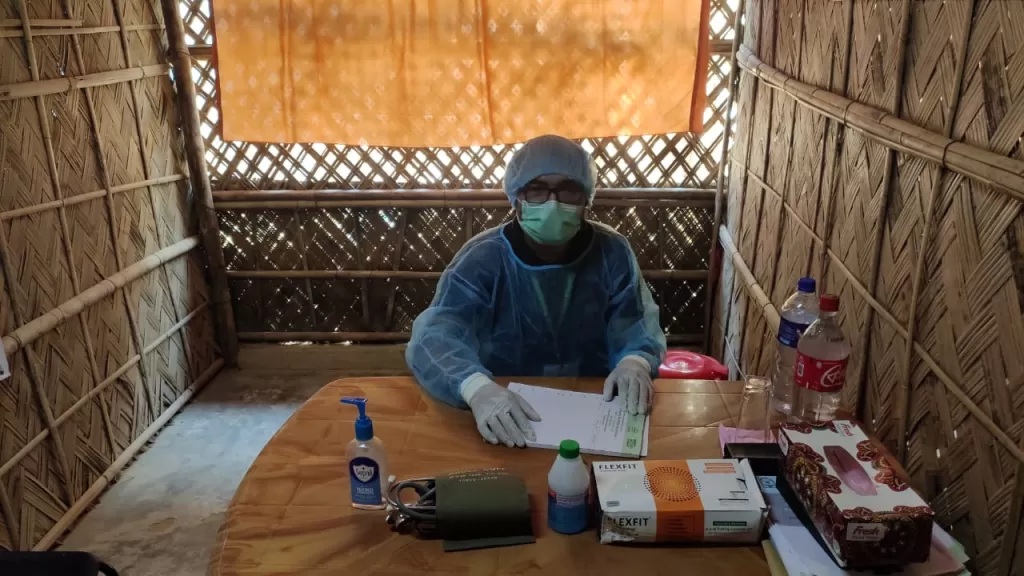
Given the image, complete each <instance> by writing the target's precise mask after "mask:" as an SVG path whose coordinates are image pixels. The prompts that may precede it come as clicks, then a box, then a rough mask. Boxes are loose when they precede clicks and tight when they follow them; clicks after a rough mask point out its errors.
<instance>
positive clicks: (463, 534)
mask: <svg viewBox="0 0 1024 576" xmlns="http://www.w3.org/2000/svg"><path fill="white" fill-rule="evenodd" d="M436 488H437V492H436V499H437V511H436V519H437V529H438V533H439V535H440V536H441V538H443V539H444V551H445V552H455V551H458V550H474V549H477V548H494V547H498V546H515V545H518V544H532V543H533V542H535V541H536V539H535V538H534V536H533V522H532V520H531V517H530V497H529V495H528V493H527V491H526V484H525V483H524V482H523V480H522V478H519V477H517V476H513V475H511V474H509V473H508V472H507V471H506V470H505V469H503V468H491V469H485V470H472V471H469V472H456V473H452V474H448V475H445V476H438V477H437V481H436Z"/></svg>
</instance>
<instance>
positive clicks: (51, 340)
mask: <svg viewBox="0 0 1024 576" xmlns="http://www.w3.org/2000/svg"><path fill="white" fill-rule="evenodd" d="M158 9H159V5H158V4H155V3H152V2H148V1H146V0H48V1H34V0H33V1H14V2H5V3H3V4H0V20H4V21H5V22H8V21H10V22H15V23H16V24H11V25H8V24H4V26H3V27H2V28H0V36H2V38H0V92H3V93H6V92H7V89H11V90H12V91H13V92H14V94H18V93H24V92H19V91H24V90H28V91H29V93H32V90H35V89H39V88H40V86H45V85H40V84H36V83H35V82H36V81H45V80H48V79H57V78H64V77H69V76H89V75H92V74H96V73H110V75H109V76H106V77H104V78H105V79H104V80H103V81H101V82H99V83H97V84H95V85H93V86H91V87H88V88H81V87H79V86H71V87H68V88H66V89H65V88H63V87H62V88H60V89H59V90H58V91H57V92H56V93H44V95H41V96H28V97H15V96H12V97H10V98H6V99H4V100H3V101H0V264H2V289H0V330H2V332H3V334H5V335H6V336H5V337H4V340H5V342H4V344H5V347H7V349H8V351H9V352H12V351H13V354H11V356H10V363H11V369H12V376H11V377H10V378H8V379H7V380H4V381H3V382H0V421H2V422H3V425H2V426H0V549H6V550H14V549H23V550H28V549H32V548H36V547H48V546H51V545H52V544H53V543H54V542H55V541H56V540H57V539H58V538H59V537H60V536H61V533H62V531H63V530H64V529H66V528H67V526H68V525H69V523H70V522H71V521H73V519H74V518H75V517H76V516H77V515H78V514H80V513H81V512H82V510H83V509H84V508H85V507H86V506H87V505H88V504H89V503H90V502H91V501H92V499H93V498H95V492H96V487H97V486H101V487H102V486H105V485H106V483H107V482H108V481H109V480H110V478H109V477H107V476H109V475H110V474H114V473H116V471H117V470H115V469H112V468H111V466H112V464H114V462H115V460H117V459H118V457H120V456H122V455H123V454H124V453H125V451H126V450H127V449H128V448H129V446H130V445H132V443H133V442H135V440H136V439H138V438H139V437H140V435H142V434H143V433H144V432H146V433H147V434H148V433H151V431H147V428H149V427H150V425H151V424H153V423H154V422H155V421H156V420H157V419H158V418H159V417H160V415H161V414H162V413H163V412H164V411H165V410H167V408H168V407H169V406H171V404H172V403H173V402H174V401H175V400H177V399H178V398H179V397H181V396H182V395H183V394H185V393H186V390H187V389H188V388H189V386H191V385H192V384H193V383H194V382H196V381H197V380H198V379H199V378H200V375H201V374H204V372H206V371H207V369H208V368H209V367H211V366H213V365H214V364H215V362H216V360H217V358H216V355H217V354H218V350H217V346H216V345H215V338H214V334H213V330H212V318H211V313H210V311H209V309H208V300H209V298H208V296H207V288H206V272H205V270H204V267H203V263H202V262H203V261H202V258H201V256H200V255H199V254H197V253H196V251H194V250H191V248H193V247H194V246H196V245H197V240H196V236H195V235H196V233H197V231H196V226H195V224H194V218H193V217H192V216H191V214H192V213H193V211H194V208H193V199H192V197H191V193H190V191H189V190H188V188H187V186H186V185H185V182H186V180H185V174H184V170H185V168H184V163H183V160H182V159H183V157H184V156H183V153H182V151H181V150H182V143H181V139H180V136H179V129H178V126H177V121H178V111H177V109H176V106H175V103H174V98H175V94H174V90H173V88H172V85H171V81H170V79H169V78H168V77H167V76H166V75H163V76H158V77H150V78H147V79H143V80H128V79H124V77H123V74H124V71H125V70H127V69H130V68H134V67H136V66H140V65H142V66H145V65H149V64H161V63H163V62H165V61H166V58H165V57H164V54H165V47H164V44H165V40H164V36H163V32H162V31H161V30H160V24H161V21H162V18H160V17H159V15H158V13H157V11H158ZM23 18H24V19H25V20H27V24H28V27H29V30H30V32H29V34H28V36H26V34H25V30H24V28H23V27H22V23H23V22H24V21H25V20H23ZM54 21H57V22H56V24H55V23H54ZM76 21H80V22H76ZM122 26H126V27H132V28H131V29H130V30H129V29H123V28H122ZM98 27H105V28H104V29H103V31H96V30H92V31H91V33H83V30H84V31H88V30H89V29H95V28H98ZM126 48H127V50H126ZM93 78H97V77H93ZM44 92H45V90H44ZM152 179H161V180H160V182H159V183H155V184H153V185H152V186H147V185H146V184H145V183H146V182H147V181H150V180H152ZM61 201H63V202H64V203H63V204H62V202H61ZM190 250H191V251H190ZM158 252H160V253H162V254H172V253H173V255H169V256H167V257H166V263H165V264H163V265H161V258H160V257H159V256H158V257H157V258H152V256H153V255H154V254H156V253H158ZM133 265H135V266H133ZM129 267H131V269H130V270H128V271H127V272H126V273H125V274H121V275H118V276H115V274H117V273H118V272H119V271H123V270H125V269H126V268H129ZM111 277H114V278H115V280H111ZM61 305H65V306H64V308H63V310H64V312H61V313H59V317H60V318H62V320H61V321H60V322H58V323H57V324H56V325H55V326H49V325H47V326H46V327H45V328H39V326H40V318H41V317H43V316H44V315H47V314H48V313H52V311H53V310H54V309H55V308H57V307H58V306H61ZM15 331H17V332H15ZM12 334H17V338H10V336H11V335H12ZM12 346H14V347H13V348H12ZM15 350H16V351H15ZM134 449H135V448H133V450H134Z"/></svg>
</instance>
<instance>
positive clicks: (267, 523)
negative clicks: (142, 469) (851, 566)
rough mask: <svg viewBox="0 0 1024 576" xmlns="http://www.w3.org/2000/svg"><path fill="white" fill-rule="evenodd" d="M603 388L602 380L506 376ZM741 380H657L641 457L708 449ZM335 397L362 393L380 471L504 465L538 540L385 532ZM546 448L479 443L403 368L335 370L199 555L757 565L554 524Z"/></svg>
mask: <svg viewBox="0 0 1024 576" xmlns="http://www.w3.org/2000/svg"><path fill="white" fill-rule="evenodd" d="M516 380H517V381H523V382H527V383H530V384H538V385H543V386H549V387H553V388H563V389H568V390H581V391H586V392H600V391H601V385H602V382H601V381H597V380H586V379H516ZM741 389H742V383H739V382H711V381H693V380H688V381H683V380H659V381H657V382H656V383H655V399H654V408H653V412H652V416H651V417H652V421H651V432H650V440H649V456H648V458H649V459H679V458H718V457H720V450H719V444H718V429H717V426H718V424H719V423H725V424H727V425H728V424H729V423H731V420H732V418H733V417H735V416H736V413H737V411H738V409H739V405H740V393H739V392H740V390H741ZM342 396H365V397H367V398H368V399H369V402H368V404H367V410H368V413H369V414H370V416H371V417H372V418H373V424H374V432H375V433H376V435H377V436H378V437H379V438H380V439H381V440H383V442H384V445H385V446H386V447H387V451H388V457H389V469H388V473H389V474H394V475H396V476H397V477H398V478H399V479H403V478H411V477H417V476H437V475H439V474H442V473H444V472H452V471H456V470H466V469H472V468H484V467H491V466H503V467H505V468H507V469H508V470H509V471H511V472H512V473H514V474H518V475H520V476H522V477H523V478H524V479H525V481H526V484H527V488H528V490H529V492H530V500H531V506H532V507H533V516H534V533H535V534H536V536H537V542H536V543H535V544H529V545H525V546H514V547H509V548H494V549H488V550H471V551H465V552H452V553H444V552H443V551H442V549H441V542H440V541H438V540H421V539H418V538H416V537H415V536H411V535H402V534H397V533H393V532H392V531H391V528H390V527H389V526H388V525H387V524H386V523H385V522H384V516H385V512H384V511H382V510H381V511H363V510H355V509H353V508H352V507H351V505H350V500H349V485H348V475H347V466H346V465H347V463H346V460H345V446H346V445H347V444H348V442H349V441H350V440H351V439H352V438H353V436H354V433H353V421H354V419H355V417H356V409H355V408H354V407H351V406H343V405H341V404H340V403H339V402H338V400H339V399H340V398H341V397H342ZM554 458H555V452H554V451H553V450H540V449H526V450H522V449H511V448H506V447H504V446H492V445H490V444H487V443H485V442H483V441H482V440H481V438H480V435H479V433H478V432H477V430H476V423H475V422H474V420H473V417H472V415H471V414H470V412H469V411H464V410H457V409H454V408H450V407H448V406H445V405H443V404H440V403H438V402H435V401H433V400H431V399H430V398H428V397H427V396H426V395H424V394H423V392H422V391H421V389H420V387H419V386H418V385H417V384H416V383H415V381H413V380H412V379H411V378H359V379H347V380H337V381H335V382H331V383H330V384H328V385H327V386H324V387H323V388H322V389H321V390H320V391H319V392H317V394H316V395H315V396H313V397H312V398H310V399H309V401H307V402H306V403H305V404H304V405H303V406H302V407H301V408H299V410H298V411H297V412H296V413H295V414H294V415H292V417H291V418H290V419H289V420H288V421H287V422H286V423H285V424H284V426H282V427H281V429H280V430H278V432H277V434H275V435H274V437H273V438H272V439H271V440H270V442H268V443H267V445H266V447H264V448H263V451H262V452H261V453H260V455H259V456H258V457H257V458H256V461H255V462H254V463H253V465H252V467H251V468H250V469H249V471H248V473H246V475H245V478H244V479H243V480H242V483H241V485H240V486H239V487H238V491H237V492H236V493H235V497H234V499H233V500H232V502H231V505H230V506H229V507H228V510H227V514H226V517H225V519H224V523H223V525H222V526H221V529H220V533H219V534H218V537H217V542H216V548H215V550H214V552H213V556H212V558H211V560H210V574H212V575H214V576H229V575H231V576H234V575H251V576H256V575H263V576H266V575H270V574H304V575H314V576H319V575H327V574H332V575H334V574H358V575H361V576H368V575H371V574H448V573H463V574H498V573H502V574H508V573H511V574H525V573H532V574H542V573H544V574H549V573H557V574H559V575H560V576H566V575H568V574H606V573H607V574H612V573H623V574H624V573H643V574H662V573H664V574H669V573H671V574H702V575H708V574H711V575H718V574H721V575H724V574H768V566H767V563H766V562H765V559H764V555H763V553H762V552H761V548H760V547H759V546H750V547H727V548H726V547H701V546H687V547H627V546H608V545H601V544H599V543H598V541H597V536H596V534H595V532H594V531H593V530H589V531H587V532H584V533H582V534H577V535H575V536H562V535H559V534H556V533H553V532H552V531H550V530H549V529H548V527H547V509H546V507H547V498H546V494H547V473H548V469H549V468H550V467H551V464H552V462H553V461H554Z"/></svg>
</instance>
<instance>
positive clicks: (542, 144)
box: [505, 134, 596, 205]
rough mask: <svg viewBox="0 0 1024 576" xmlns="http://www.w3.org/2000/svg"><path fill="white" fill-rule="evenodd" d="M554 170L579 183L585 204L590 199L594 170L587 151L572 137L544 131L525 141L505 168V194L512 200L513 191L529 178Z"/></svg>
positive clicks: (592, 193) (592, 192)
mask: <svg viewBox="0 0 1024 576" xmlns="http://www.w3.org/2000/svg"><path fill="white" fill-rule="evenodd" d="M548 174H558V175H561V176H565V177H566V178H570V179H572V180H574V181H576V182H578V183H580V184H582V185H583V188H584V190H586V192H587V204H588V205H589V204H590V203H591V202H592V201H593V200H594V180H595V179H596V170H595V168H594V161H593V159H591V158H590V154H588V153H587V151H586V150H584V149H583V147H582V146H580V145H579V144H577V143H575V142H573V141H572V140H569V139H566V138H562V137H561V136H555V135H553V134H548V135H546V136H538V137H537V138H534V139H532V140H529V141H527V142H526V144H524V145H523V147H522V148H520V149H519V150H516V153H515V154H513V155H512V160H511V161H510V162H509V163H508V166H507V167H506V168H505V195H506V196H508V199H509V202H511V203H512V204H515V203H516V194H517V193H518V192H519V190H520V189H521V188H522V187H523V186H525V185H526V184H527V183H528V182H530V180H533V179H534V178H537V177H539V176H546V175H548Z"/></svg>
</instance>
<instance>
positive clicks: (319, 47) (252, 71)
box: [214, 0, 710, 146]
mask: <svg viewBox="0 0 1024 576" xmlns="http://www.w3.org/2000/svg"><path fill="white" fill-rule="evenodd" d="M709 2H710V0H589V1H586V0H404V1H397V0H390V1H389V0H216V1H215V3H214V9H215V22H216V48H217V58H218V74H219V87H220V100H221V111H222V114H223V129H224V134H223V136H224V138H225V139H227V140H247V141H257V142H331V143H344V144H370V145H389V146H466V145H484V144H497V143H511V142H519V141H523V140H526V139H529V138H531V137H533V136H537V135H540V134H547V133H557V134H561V135H563V136H566V137H570V138H583V137H598V136H616V135H630V134H659V133H666V132H687V131H694V132H699V131H700V130H701V128H702V127H703V113H704V100H705V93H704V91H705V87H704V83H705V81H706V76H707V60H708V48H707V37H708V11H709Z"/></svg>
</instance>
